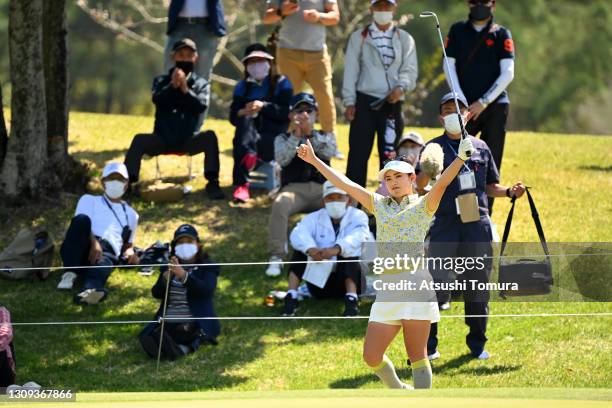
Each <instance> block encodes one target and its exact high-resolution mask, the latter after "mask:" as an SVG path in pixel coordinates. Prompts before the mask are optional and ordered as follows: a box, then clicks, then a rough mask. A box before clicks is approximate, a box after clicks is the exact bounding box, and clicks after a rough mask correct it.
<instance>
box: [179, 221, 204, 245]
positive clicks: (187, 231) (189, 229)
mask: <svg viewBox="0 0 612 408" xmlns="http://www.w3.org/2000/svg"><path fill="white" fill-rule="evenodd" d="M182 237H190V238H194V239H195V240H196V241H199V240H200V236H199V235H198V231H196V229H195V228H194V226H193V225H190V224H183V225H181V226H180V227H178V228H177V230H176V231H174V239H173V240H172V242H173V243H174V242H176V241H178V240H179V238H182Z"/></svg>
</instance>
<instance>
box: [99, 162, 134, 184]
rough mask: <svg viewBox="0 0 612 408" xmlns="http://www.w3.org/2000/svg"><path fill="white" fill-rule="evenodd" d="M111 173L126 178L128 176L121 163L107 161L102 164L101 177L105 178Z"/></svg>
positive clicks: (125, 168)
mask: <svg viewBox="0 0 612 408" xmlns="http://www.w3.org/2000/svg"><path fill="white" fill-rule="evenodd" d="M113 173H119V174H121V175H122V176H123V178H124V179H126V180H128V179H129V178H130V176H129V175H128V171H127V167H125V164H123V163H116V162H115V163H108V164H107V165H106V166H104V171H102V178H106V177H108V176H110V175H111V174H113Z"/></svg>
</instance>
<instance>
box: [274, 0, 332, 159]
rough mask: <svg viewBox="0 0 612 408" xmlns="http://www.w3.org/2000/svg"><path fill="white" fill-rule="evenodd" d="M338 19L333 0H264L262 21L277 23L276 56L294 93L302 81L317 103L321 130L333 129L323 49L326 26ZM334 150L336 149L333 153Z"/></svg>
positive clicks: (328, 70)
mask: <svg viewBox="0 0 612 408" xmlns="http://www.w3.org/2000/svg"><path fill="white" fill-rule="evenodd" d="M339 21H340V9H339V8H338V1H337V0H299V1H297V0H266V11H265V14H264V16H263V23H264V24H280V32H279V43H278V48H277V50H276V59H277V64H278V69H279V72H280V73H281V74H283V75H287V77H288V78H289V80H290V81H291V84H292V85H293V88H294V90H295V92H296V93H300V92H304V84H305V83H308V85H310V87H311V88H312V89H313V92H314V96H315V97H316V98H317V101H319V104H320V118H321V129H322V130H323V132H326V133H332V134H333V135H330V137H334V138H335V131H336V105H335V103H334V89H333V87H332V74H333V70H332V61H331V58H330V56H329V53H328V52H327V44H326V32H327V27H331V26H335V25H337V24H338V22H339ZM334 153H336V152H334Z"/></svg>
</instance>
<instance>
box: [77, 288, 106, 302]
mask: <svg viewBox="0 0 612 408" xmlns="http://www.w3.org/2000/svg"><path fill="white" fill-rule="evenodd" d="M105 296H106V293H105V292H104V291H102V290H95V289H85V290H84V291H82V292H81V293H79V294H78V295H77V296H76V297H77V303H86V304H88V305H95V304H98V303H99V302H100V301H101V300H102V299H104V297H105Z"/></svg>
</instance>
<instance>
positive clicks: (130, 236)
mask: <svg viewBox="0 0 612 408" xmlns="http://www.w3.org/2000/svg"><path fill="white" fill-rule="evenodd" d="M102 182H103V184H104V194H103V195H101V196H94V195H91V194H85V195H83V196H82V197H81V199H80V200H79V202H78V204H77V208H76V211H75V216H74V218H73V219H72V221H71V222H70V226H69V227H68V231H67V232H66V237H65V238H64V242H63V244H62V247H61V249H60V255H61V257H62V262H63V264H64V270H65V272H64V274H63V275H62V280H61V281H60V283H59V285H58V286H57V288H58V289H61V290H69V289H72V287H73V285H74V281H75V279H76V278H77V276H80V277H81V278H82V279H83V287H82V289H81V290H80V291H79V293H78V294H77V295H76V296H75V298H74V300H75V302H76V303H77V304H83V305H92V304H96V303H99V302H100V301H102V300H104V299H105V298H106V296H107V291H106V289H104V285H105V284H106V281H107V280H108V278H109V276H110V274H111V272H112V271H113V269H114V266H115V265H118V264H119V263H127V264H130V265H137V264H138V263H140V260H139V259H138V256H137V255H136V254H135V253H134V249H133V242H134V236H135V234H136V228H137V225H138V213H136V211H135V210H134V209H133V208H132V207H130V206H129V205H128V204H127V203H126V202H125V201H123V200H121V197H122V196H123V194H125V192H126V190H127V186H128V172H127V168H126V167H125V165H124V164H123V163H109V164H107V165H106V167H104V171H103V172H102ZM83 266H93V267H92V268H82V267H83ZM75 267H78V268H75ZM71 268H74V269H71Z"/></svg>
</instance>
